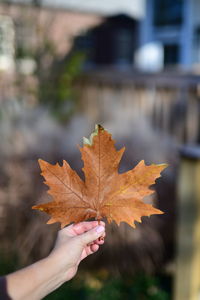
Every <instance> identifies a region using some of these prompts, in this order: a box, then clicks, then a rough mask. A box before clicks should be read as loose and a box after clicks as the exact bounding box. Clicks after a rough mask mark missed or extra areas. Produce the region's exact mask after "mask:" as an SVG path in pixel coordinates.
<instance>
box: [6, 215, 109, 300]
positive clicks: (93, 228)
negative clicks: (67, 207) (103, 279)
mask: <svg viewBox="0 0 200 300" xmlns="http://www.w3.org/2000/svg"><path fill="white" fill-rule="evenodd" d="M100 236H103V237H105V224H104V223H103V222H100V224H99V226H98V221H93V222H82V223H78V224H75V225H70V226H68V227H66V228H64V229H62V230H60V231H59V233H58V237H57V240H56V243H55V247H54V248H53V250H52V252H51V253H50V254H49V256H48V257H47V258H44V259H42V260H40V261H38V262H36V263H34V264H32V265H30V266H28V267H26V268H24V269H22V270H19V271H17V272H14V273H11V274H8V275H7V276H6V277H5V278H6V282H7V292H8V295H9V297H10V298H11V299H15V300H26V299H29V300H39V299H43V298H44V297H45V296H46V295H48V294H49V293H51V292H52V291H54V290H55V289H57V288H58V287H59V286H60V285H61V284H63V283H64V282H65V281H67V280H70V279H71V278H72V277H73V276H74V275H75V274H76V272H77V269H78V265H79V263H80V261H81V260H82V259H84V258H85V257H87V256H88V255H90V254H92V253H94V252H96V251H97V250H98V249H99V245H101V244H103V243H104V240H98V238H99V237H100Z"/></svg>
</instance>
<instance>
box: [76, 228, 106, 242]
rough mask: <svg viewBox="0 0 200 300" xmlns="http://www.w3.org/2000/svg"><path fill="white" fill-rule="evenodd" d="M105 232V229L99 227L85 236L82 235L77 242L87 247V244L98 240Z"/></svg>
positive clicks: (85, 233)
mask: <svg viewBox="0 0 200 300" xmlns="http://www.w3.org/2000/svg"><path fill="white" fill-rule="evenodd" d="M104 232H105V227H104V226H102V225H99V226H97V227H95V228H93V229H91V230H89V231H87V232H84V233H83V234H80V235H78V236H77V237H76V239H77V241H79V242H81V244H82V246H86V245H87V244H89V243H91V242H93V241H95V240H97V239H98V238H99V237H100V236H102V235H103V234H104Z"/></svg>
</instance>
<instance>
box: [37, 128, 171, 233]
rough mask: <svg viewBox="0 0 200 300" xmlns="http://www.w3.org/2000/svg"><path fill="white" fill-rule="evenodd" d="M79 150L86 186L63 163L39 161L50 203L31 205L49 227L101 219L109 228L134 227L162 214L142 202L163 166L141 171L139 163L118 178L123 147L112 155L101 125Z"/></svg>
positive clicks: (141, 163) (110, 141) (107, 137)
mask: <svg viewBox="0 0 200 300" xmlns="http://www.w3.org/2000/svg"><path fill="white" fill-rule="evenodd" d="M79 149H80V152H81V154H82V160H83V162H84V167H83V172H84V175H85V181H83V180H81V178H80V177H79V176H78V175H77V173H76V172H75V171H74V170H72V169H71V167H70V166H69V164H68V163H67V162H66V161H63V165H62V166H60V165H59V164H58V163H57V164H56V165H51V164H49V163H47V162H45V161H43V160H41V159H40V160H39V164H40V167H41V170H42V173H41V174H42V175H43V176H44V178H45V180H46V181H45V184H47V185H48V186H49V187H50V189H49V191H48V193H49V194H50V195H51V196H52V197H53V201H52V202H49V203H46V204H39V205H36V206H33V209H39V210H41V211H45V212H46V213H48V214H49V215H51V219H50V220H49V221H48V224H51V223H54V222H60V223H61V227H64V226H65V225H67V224H69V223H71V222H75V223H76V222H81V221H84V220H87V219H90V218H95V219H97V220H100V219H101V218H104V217H106V218H107V220H108V222H109V223H110V222H111V221H113V220H114V221H115V222H116V223H117V224H118V225H119V224H120V222H127V223H128V224H129V225H131V226H132V227H135V224H134V221H137V222H141V217H142V216H150V215H152V214H162V213H163V212H162V211H160V210H158V209H156V208H154V207H152V205H150V204H145V203H144V202H142V199H143V198H144V197H145V196H147V195H150V194H152V193H153V192H154V191H152V190H150V189H149V186H151V185H152V184H154V183H155V180H156V178H157V177H159V176H160V172H161V171H162V170H163V169H164V168H165V167H166V166H167V165H166V164H160V165H155V164H152V165H150V166H146V165H145V163H144V161H140V162H139V164H138V165H137V166H136V167H135V168H134V169H132V170H130V171H128V172H125V173H122V174H119V173H118V166H119V162H120V160H121V157H122V155H123V152H124V150H125V148H122V149H121V150H119V151H117V150H116V148H115V146H114V141H113V140H112V138H111V134H109V133H108V132H107V131H106V130H104V128H103V127H101V126H100V125H97V126H96V129H95V132H94V133H92V134H91V136H90V139H86V138H84V139H83V147H82V148H79Z"/></svg>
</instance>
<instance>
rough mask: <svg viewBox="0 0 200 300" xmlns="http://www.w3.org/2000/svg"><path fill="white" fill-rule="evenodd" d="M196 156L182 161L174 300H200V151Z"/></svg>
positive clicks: (183, 158)
mask: <svg viewBox="0 0 200 300" xmlns="http://www.w3.org/2000/svg"><path fill="white" fill-rule="evenodd" d="M190 150H191V149H190ZM196 150H197V149H196ZM193 154H194V155H193V157H192V155H191V152H190V153H189V152H188V155H184V157H182V159H181V167H180V174H179V182H178V201H179V204H178V214H179V216H178V223H177V258H176V273H175V287H174V299H175V300H198V299H200V150H199V149H198V151H196V152H194V153H193ZM198 156H199V157H198Z"/></svg>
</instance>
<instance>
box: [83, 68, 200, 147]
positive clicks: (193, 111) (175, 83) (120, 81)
mask: <svg viewBox="0 0 200 300" xmlns="http://www.w3.org/2000/svg"><path fill="white" fill-rule="evenodd" d="M78 86H79V89H78V90H80V91H81V92H80V95H79V99H80V102H81V105H82V111H84V112H85V113H86V115H87V117H88V118H89V119H90V120H91V121H93V122H96V121H98V120H100V121H101V122H103V121H107V120H109V119H110V120H111V119H113V118H114V117H117V116H120V115H121V114H122V112H123V117H124V118H126V120H127V119H128V120H131V119H133V118H134V117H135V116H137V117H138V116H141V117H144V118H145V119H146V120H147V122H149V124H150V125H151V126H152V127H153V129H155V130H160V131H161V132H162V133H164V134H169V135H170V136H173V137H174V138H175V140H176V141H177V142H178V143H195V142H198V141H199V140H200V134H199V129H200V118H199V116H200V76H195V75H187V74H179V73H178V74H177V73H160V74H140V73H136V72H135V73H134V72H131V71H130V72H122V71H121V72H119V71H116V70H108V71H105V70H100V71H96V72H88V73H85V74H84V75H83V76H82V77H81V79H80V80H79V83H78Z"/></svg>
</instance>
